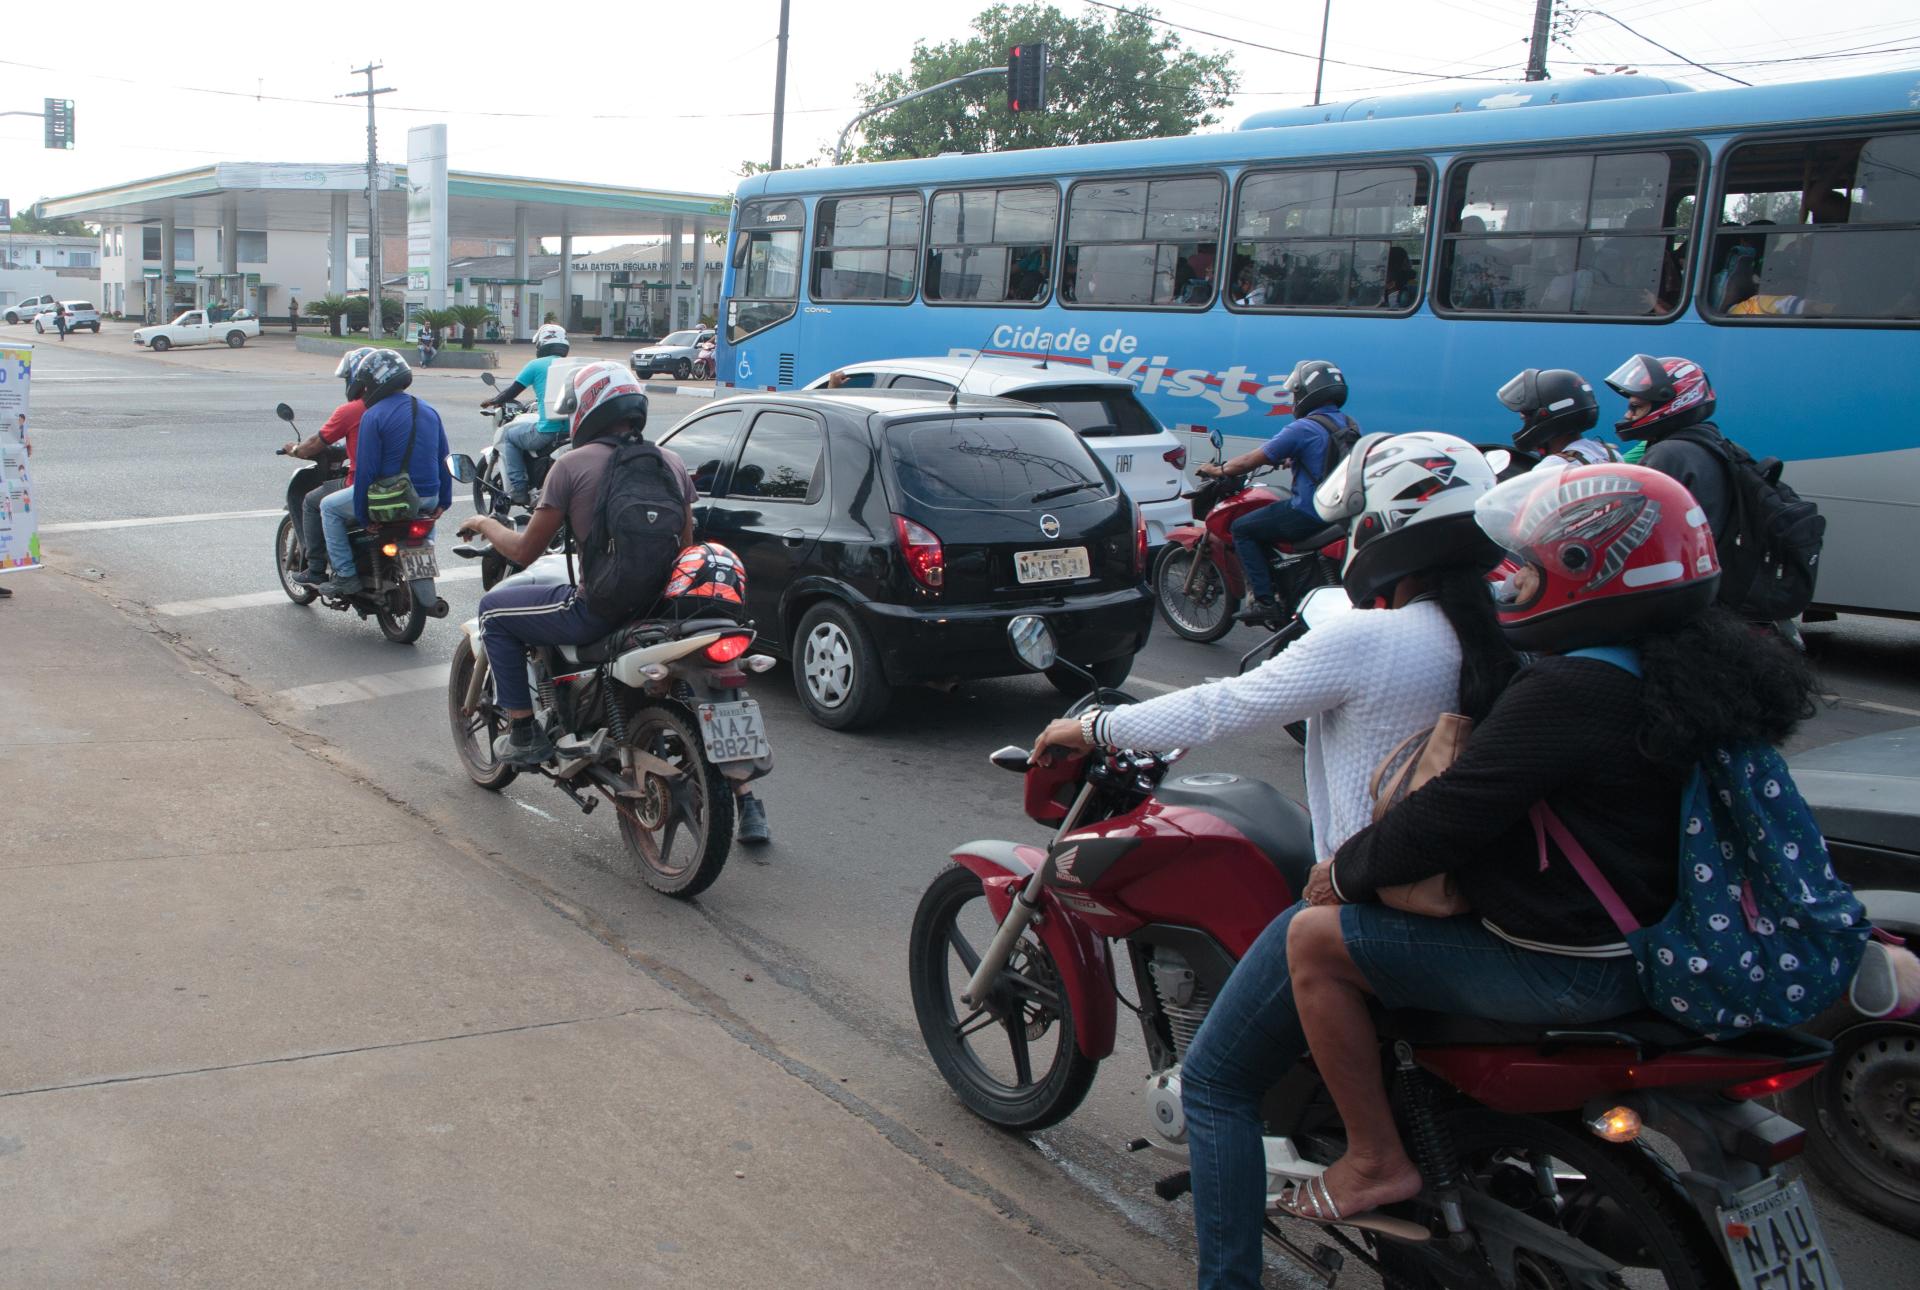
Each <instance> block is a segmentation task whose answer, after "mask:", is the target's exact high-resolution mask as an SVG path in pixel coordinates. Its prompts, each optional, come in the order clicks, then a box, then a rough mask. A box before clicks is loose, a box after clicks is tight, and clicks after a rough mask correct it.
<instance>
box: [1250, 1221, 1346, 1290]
mask: <svg viewBox="0 0 1920 1290" xmlns="http://www.w3.org/2000/svg"><path fill="white" fill-rule="evenodd" d="M1265 1223H1266V1229H1267V1239H1268V1240H1270V1241H1272V1242H1273V1243H1274V1244H1275V1245H1277V1246H1279V1247H1280V1252H1281V1253H1282V1254H1284V1255H1286V1256H1287V1257H1288V1258H1289V1259H1291V1260H1293V1262H1294V1264H1295V1265H1296V1266H1298V1267H1299V1268H1300V1270H1301V1271H1302V1272H1305V1273H1306V1274H1307V1275H1308V1276H1310V1277H1312V1278H1313V1279H1314V1280H1316V1281H1318V1282H1319V1283H1320V1284H1321V1285H1323V1286H1326V1287H1328V1290H1332V1287H1333V1283H1334V1282H1335V1281H1336V1280H1337V1279H1338V1278H1339V1276H1340V1269H1341V1268H1343V1267H1345V1266H1346V1262H1347V1258H1346V1255H1344V1254H1342V1253H1340V1251H1338V1250H1336V1249H1334V1248H1333V1247H1332V1246H1331V1245H1316V1246H1315V1247H1314V1248H1313V1250H1312V1251H1311V1252H1309V1251H1307V1250H1305V1249H1302V1248H1301V1247H1300V1246H1298V1245H1295V1244H1294V1243H1293V1240H1292V1238H1291V1237H1289V1236H1288V1235H1287V1234H1286V1233H1285V1232H1283V1231H1281V1230H1280V1225H1279V1224H1278V1223H1276V1222H1274V1221H1273V1220H1272V1219H1270V1218H1269V1219H1267V1220H1265ZM1328 1235H1330V1236H1332V1237H1333V1238H1334V1239H1335V1240H1337V1241H1339V1242H1340V1243H1341V1244H1342V1245H1345V1246H1347V1247H1348V1248H1350V1249H1351V1250H1353V1252H1354V1253H1355V1254H1358V1255H1359V1256H1360V1257H1361V1258H1363V1259H1365V1260H1366V1261H1367V1262H1368V1263H1370V1264H1371V1263H1373V1259H1372V1257H1371V1256H1369V1255H1368V1254H1367V1252H1366V1251H1365V1250H1363V1249H1361V1248H1360V1247H1359V1246H1357V1245H1355V1244H1353V1242H1351V1241H1349V1240H1347V1239H1346V1238H1345V1237H1344V1236H1342V1235H1341V1234H1340V1233H1339V1232H1333V1231H1329V1232H1328Z"/></svg>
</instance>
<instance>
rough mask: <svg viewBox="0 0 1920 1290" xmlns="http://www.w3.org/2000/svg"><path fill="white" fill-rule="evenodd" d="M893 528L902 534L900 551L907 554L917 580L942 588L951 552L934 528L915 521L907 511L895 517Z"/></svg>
mask: <svg viewBox="0 0 1920 1290" xmlns="http://www.w3.org/2000/svg"><path fill="white" fill-rule="evenodd" d="M893 531H894V532H895V533H896V534H898V535H899V538H900V554H902V555H904V556H905V557H906V558H907V571H908V572H909V573H911V574H913V580H914V581H915V582H917V583H919V584H920V585H921V586H923V587H926V588H929V589H930V590H934V591H938V590H939V589H940V587H941V585H942V584H944V583H945V582H946V580H947V553H946V552H945V551H944V550H942V549H941V547H940V539H939V538H938V537H937V536H935V534H934V533H933V531H932V530H931V529H928V528H925V527H923V526H921V525H919V524H915V523H914V522H913V521H912V520H910V519H908V518H907V517H906V516H904V515H896V516H894V517H893Z"/></svg>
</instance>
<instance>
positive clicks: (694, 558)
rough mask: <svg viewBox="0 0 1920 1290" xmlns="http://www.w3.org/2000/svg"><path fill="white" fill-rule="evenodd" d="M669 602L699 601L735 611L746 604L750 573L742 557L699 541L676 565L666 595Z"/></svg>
mask: <svg viewBox="0 0 1920 1290" xmlns="http://www.w3.org/2000/svg"><path fill="white" fill-rule="evenodd" d="M664 594H665V595H666V597H667V599H669V600H674V599H688V600H700V599H704V600H705V601H707V602H709V603H711V604H713V605H719V606H725V607H728V608H732V607H735V606H741V605H744V604H745V603H746V595H747V573H746V570H745V569H742V568H741V567H740V557H739V556H737V555H735V554H734V553H733V552H732V551H729V550H728V549H727V548H726V547H723V546H721V545H720V544H719V543H718V542H696V543H694V544H693V545H692V546H690V547H688V548H687V549H686V550H684V551H682V552H681V553H680V558H679V559H677V560H675V561H674V562H673V572H672V574H670V575H669V576H668V578H667V590H666V592H665V593H664Z"/></svg>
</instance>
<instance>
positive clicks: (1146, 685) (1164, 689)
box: [1120, 676, 1187, 694]
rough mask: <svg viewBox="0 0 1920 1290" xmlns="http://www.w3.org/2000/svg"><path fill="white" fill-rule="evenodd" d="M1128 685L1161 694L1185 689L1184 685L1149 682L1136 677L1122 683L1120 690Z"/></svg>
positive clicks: (1143, 678)
mask: <svg viewBox="0 0 1920 1290" xmlns="http://www.w3.org/2000/svg"><path fill="white" fill-rule="evenodd" d="M1128 685H1137V686H1139V687H1140V688H1141V689H1143V690H1158V691H1159V692H1160V693H1161V694H1172V693H1174V692H1175V691H1176V690H1184V689H1186V688H1187V687H1186V686H1184V685H1168V684H1167V683H1166V682H1165V681H1149V680H1148V679H1147V678H1146V677H1144V676H1136V677H1133V678H1131V679H1130V680H1127V681H1122V682H1121V683H1120V688H1121V689H1123V690H1124V689H1125V688H1126V687H1127V686H1128Z"/></svg>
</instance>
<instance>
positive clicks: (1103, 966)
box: [953, 842, 1115, 1061]
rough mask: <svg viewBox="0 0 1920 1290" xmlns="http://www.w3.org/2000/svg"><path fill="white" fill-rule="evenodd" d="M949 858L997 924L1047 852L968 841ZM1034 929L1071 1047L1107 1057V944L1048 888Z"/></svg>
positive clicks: (1110, 1017)
mask: <svg viewBox="0 0 1920 1290" xmlns="http://www.w3.org/2000/svg"><path fill="white" fill-rule="evenodd" d="M953 859H954V862H955V863H956V864H958V865H960V866H961V867H962V868H964V869H966V870H968V871H969V872H970V873H973V874H974V875H976V876H977V877H978V878H979V879H980V882H981V885H982V886H984V887H985V888H986V893H987V908H988V909H989V910H991V911H992V912H993V918H994V921H995V922H996V923H997V922H1000V921H1001V920H1002V919H1004V918H1006V916H1007V911H1008V910H1009V909H1011V908H1013V898H1014V895H1015V892H1016V889H1017V888H1019V887H1020V886H1021V885H1022V884H1024V883H1025V882H1026V880H1027V878H1028V877H1029V876H1030V875H1032V873H1033V871H1034V869H1035V868H1036V867H1037V866H1038V865H1040V864H1041V863H1042V862H1043V861H1044V860H1045V859H1046V852H1044V851H1042V850H1040V848H1038V847H1028V846H1019V845H1017V844H1015V843H1012V842H969V843H967V844H966V845H965V846H963V847H961V848H960V849H959V850H957V851H955V852H954V853H953ZM1033 927H1034V931H1035V932H1036V933H1038V935H1039V937H1040V943H1041V944H1042V945H1044V946H1046V947H1047V953H1049V954H1051V955H1053V961H1054V963H1055V964H1056V965H1057V966H1058V967H1059V970H1060V985H1061V988H1062V989H1064V990H1065V991H1066V992H1067V1004H1068V1006H1069V1007H1071V1008H1072V1009H1073V1037H1074V1042H1076V1043H1077V1044H1079V1046H1080V1051H1081V1052H1082V1053H1084V1054H1085V1055H1086V1056H1088V1057H1090V1058H1092V1059H1093V1060H1094V1061H1100V1060H1102V1059H1103V1058H1106V1057H1110V1056H1112V1055H1113V1036H1114V1020H1115V1016H1114V1001H1113V984H1112V982H1113V966H1112V964H1111V962H1110V961H1109V959H1108V954H1107V943H1106V941H1105V940H1104V939H1102V938H1101V937H1099V936H1096V935H1094V933H1093V929H1092V928H1090V927H1088V926H1087V925H1086V924H1085V923H1083V922H1081V921H1080V920H1079V919H1077V918H1075V917H1074V916H1073V915H1072V914H1071V913H1069V912H1068V910H1067V908H1066V907H1065V906H1064V905H1062V904H1061V903H1060V901H1059V900H1058V898H1056V897H1055V896H1054V894H1053V891H1052V890H1051V889H1047V890H1043V891H1042V892H1041V893H1040V914H1039V916H1038V917H1037V918H1036V919H1035V921H1034V924H1033Z"/></svg>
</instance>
